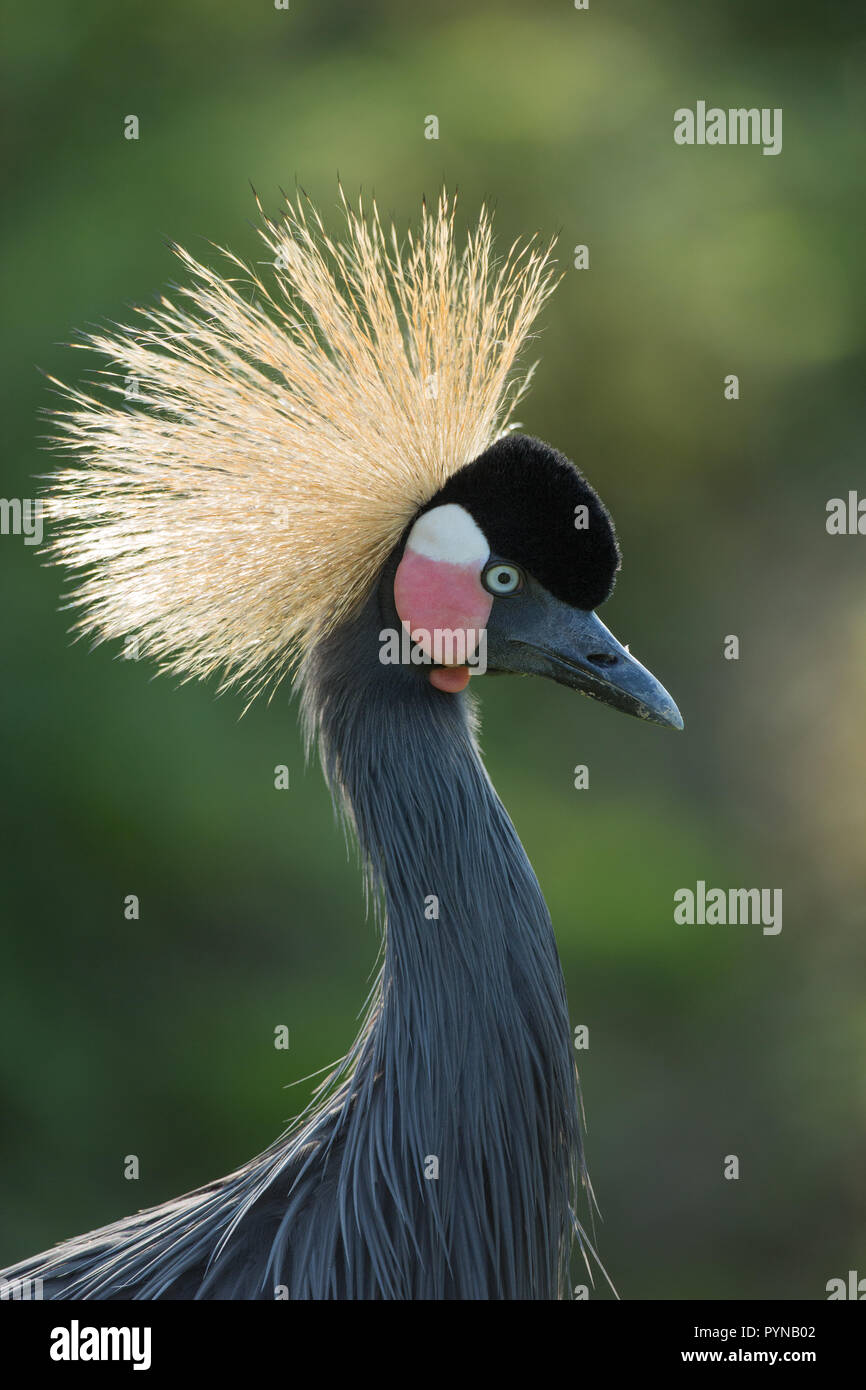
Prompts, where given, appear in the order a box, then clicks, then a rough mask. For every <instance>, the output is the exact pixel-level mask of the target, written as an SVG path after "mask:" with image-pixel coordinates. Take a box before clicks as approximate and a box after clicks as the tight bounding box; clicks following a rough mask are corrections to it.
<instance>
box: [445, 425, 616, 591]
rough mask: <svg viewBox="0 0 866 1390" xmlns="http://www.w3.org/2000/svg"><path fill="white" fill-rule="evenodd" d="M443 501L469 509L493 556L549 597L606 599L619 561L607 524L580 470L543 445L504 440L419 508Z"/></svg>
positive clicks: (521, 437) (521, 438)
mask: <svg viewBox="0 0 866 1390" xmlns="http://www.w3.org/2000/svg"><path fill="white" fill-rule="evenodd" d="M447 502H455V503H457V504H458V505H459V506H461V507H464V508H465V509H466V511H468V512H469V514H470V515H471V516H472V517H473V519H474V520H475V521H476V522H477V524H478V525H479V526H480V527H481V530H482V531H483V532H484V535H485V537H486V538H487V541H488V543H489V545H490V548H491V551H492V552H493V553H494V554H495V555H496V556H497V557H498V558H500V559H502V560H510V561H512V562H513V563H514V564H516V565H520V567H521V568H522V569H525V570H527V571H528V572H529V573H530V574H531V575H533V576H534V578H535V579H537V580H538V582H539V583H540V584H543V585H544V587H545V588H546V589H548V590H549V591H550V593H552V594H553V595H554V597H555V598H558V599H561V600H562V601H563V602H564V603H569V604H571V605H572V606H573V607H575V608H586V609H593V608H597V607H598V606H599V604H601V603H604V601H605V599H606V598H608V597H609V596H610V593H611V590H612V589H613V584H614V579H615V576H616V572H617V570H618V569H619V561H620V553H619V546H618V545H617V541H616V535H615V533H614V529H613V522H612V521H611V519H610V516H609V514H608V511H607V508H606V507H605V505H604V503H603V502H602V501H601V499H600V498H599V497H598V496H597V494H596V493H595V492H594V491H593V489H592V488H591V487H590V485H589V483H588V482H587V481H586V479H585V478H584V477H583V475H582V473H581V472H580V471H579V470H578V469H577V468H576V467H575V465H574V464H573V463H572V462H571V461H570V460H569V459H567V458H566V457H565V455H564V454H560V453H559V452H558V451H557V450H556V449H552V448H551V447H550V445H549V444H544V443H543V442H542V441H541V440H540V439H533V438H531V437H530V436H529V435H525V434H509V435H505V437H504V438H502V439H499V440H497V442H496V443H495V444H492V445H491V446H490V448H489V449H485V451H484V453H483V454H480V455H479V457H478V458H477V459H474V460H473V461H472V463H467V464H466V465H465V466H464V467H463V468H461V469H460V471H459V472H458V473H455V474H454V475H453V477H451V478H449V480H448V482H447V483H446V484H445V486H444V487H443V488H441V489H440V491H439V492H437V494H436V496H435V497H434V498H432V499H431V501H430V502H429V503H428V505H427V506H426V507H425V508H424V511H429V509H430V508H431V507H439V506H442V505H443V504H445V503H447ZM578 507H581V508H585V509H586V510H585V511H583V512H578V511H577V510H576V509H577V508H578Z"/></svg>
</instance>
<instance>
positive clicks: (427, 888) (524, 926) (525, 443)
mask: <svg viewBox="0 0 866 1390" xmlns="http://www.w3.org/2000/svg"><path fill="white" fill-rule="evenodd" d="M343 213H344V216H345V219H346V232H345V234H344V236H343V238H342V240H338V241H333V240H331V238H330V237H329V236H328V235H327V233H326V231H325V229H324V226H323V224H322V222H321V219H320V218H319V217H318V215H317V214H316V213H315V211H313V210H312V208H311V207H310V206H309V205H308V203H307V201H306V200H305V199H304V198H303V197H299V199H298V200H297V201H296V202H295V201H292V200H287V205H286V208H285V210H284V212H283V214H282V216H281V218H280V219H278V220H276V221H272V220H270V219H268V218H266V217H264V214H263V217H264V222H263V226H262V233H261V234H262V236H263V238H264V241H265V243H266V245H267V247H268V248H269V252H270V253H271V256H272V258H273V260H272V267H270V266H269V268H268V270H267V271H265V270H263V269H262V268H261V267H259V268H258V269H256V268H254V267H253V268H250V267H246V266H244V265H243V264H242V262H240V261H238V260H237V259H236V258H235V257H233V256H231V257H230V262H231V264H232V266H233V267H234V269H232V270H231V271H230V273H228V274H227V275H225V276H223V275H221V274H219V273H218V272H216V271H214V270H213V269H211V268H208V267H206V266H205V265H202V264H200V263H197V262H196V261H194V260H193V259H192V258H191V257H190V256H189V255H187V254H186V253H185V252H183V251H181V250H180V249H179V248H175V249H176V250H177V253H178V255H179V256H180V257H181V259H182V260H183V261H184V263H185V266H186V269H187V272H188V275H189V279H188V281H187V285H186V288H184V289H182V290H181V298H180V299H179V300H178V299H177V298H175V300H173V301H172V300H168V299H165V298H163V299H161V300H160V301H159V303H158V304H157V305H156V306H155V307H151V308H149V309H142V310H139V313H140V314H141V315H142V318H143V321H142V323H141V325H140V326H139V327H138V328H137V329H123V328H121V329H119V330H117V331H116V332H114V333H112V334H99V333H98V334H94V335H92V336H90V337H89V338H88V339H87V340H86V343H85V345H87V346H90V347H91V348H94V349H96V350H97V351H98V352H99V353H101V354H103V355H104V356H107V357H108V358H109V359H110V363H111V365H110V366H109V367H108V368H106V369H103V375H104V376H105V378H106V383H107V386H108V389H109V390H110V391H114V392H115V393H117V394H118V396H120V397H122V399H119V400H117V401H116V403H112V402H111V398H109V402H108V403H106V401H104V400H102V399H98V398H95V397H93V396H91V395H88V394H85V393H84V392H83V391H81V390H80V389H77V388H63V389H64V390H65V391H66V394H67V405H66V407H65V408H64V409H62V410H60V411H59V412H57V415H58V420H59V424H58V438H59V440H60V441H61V443H62V444H64V445H65V447H66V448H67V449H68V450H71V451H72V454H73V455H74V458H73V459H72V461H71V463H70V464H69V465H68V466H66V467H64V468H63V469H62V470H60V471H59V472H58V473H57V474H56V476H55V478H54V481H53V484H52V487H51V491H50V495H49V498H48V502H47V508H48V513H49V516H50V517H52V518H53V520H54V522H55V523H56V528H57V532H56V536H55V538H54V539H53V541H52V543H51V544H52V550H53V559H55V560H56V561H58V562H59V563H61V564H64V565H66V566H69V567H71V569H72V571H73V574H74V576H75V586H74V588H73V590H72V593H71V600H70V601H71V602H72V603H73V604H77V605H80V609H81V612H80V614H79V617H78V623H77V626H78V628H79V629H80V631H81V632H82V633H87V634H89V635H90V636H92V637H94V638H96V639H97V640H103V639H106V638H118V637H123V638H128V637H129V636H130V635H134V636H135V638H136V639H137V640H138V642H139V643H140V650H141V651H142V652H143V653H145V654H148V655H150V656H151V657H153V658H154V659H155V661H156V663H157V665H158V667H159V668H160V669H162V670H165V671H168V672H170V673H174V674H177V675H180V676H182V677H185V678H189V677H193V676H196V677H206V676H211V675H214V674H217V675H219V677H220V679H221V681H222V684H223V685H236V686H238V687H240V688H241V689H243V690H244V691H245V692H246V693H247V695H248V696H249V697H250V698H252V697H253V696H254V695H255V694H257V693H258V692H260V691H261V690H263V689H265V688H269V689H271V690H272V689H273V686H274V684H275V683H276V682H277V681H278V680H279V679H280V678H281V677H283V676H285V675H287V674H291V675H292V676H293V677H294V678H295V680H296V683H297V685H298V687H299V689H300V692H301V712H302V718H303V722H304V726H305V730H306V736H307V746H308V752H309V749H310V747H311V746H313V745H318V749H319V752H320V756H321V762H322V766H323V770H324V773H325V776H326V778H327V781H328V784H329V786H330V789H331V792H332V795H333V797H334V799H335V802H336V804H337V805H338V806H339V808H340V810H341V811H342V813H343V815H344V817H345V819H346V821H347V823H348V825H349V826H350V827H351V829H352V831H353V833H354V835H355V836H356V838H357V842H358V846H359V849H360V853H361V856H362V861H363V864H364V867H365V874H366V882H367V888H368V892H369V894H370V898H371V900H372V901H373V902H374V904H375V905H376V909H377V913H378V915H379V918H380V921H381V925H382V929H383V932H384V947H383V953H382V962H381V969H380V971H379V974H378V978H377V980H376V984H375V987H374V990H373V992H372V995H371V1000H370V1003H369V1007H368V1011H367V1014H366V1018H365V1021H364V1023H363V1026H362V1029H361V1032H360V1034H359V1036H358V1037H357V1039H356V1041H355V1042H354V1044H353V1045H352V1047H351V1049H350V1050H349V1052H348V1054H347V1056H346V1057H345V1058H344V1059H343V1060H342V1062H340V1063H339V1064H338V1066H337V1067H336V1069H335V1070H334V1071H333V1072H332V1074H331V1075H330V1076H329V1077H328V1079H327V1081H326V1082H325V1083H323V1085H322V1086H321V1087H320V1088H319V1090H318V1091H317V1093H316V1095H315V1096H314V1099H313V1101H312V1102H311V1105H310V1106H309V1108H308V1109H307V1110H306V1111H305V1112H304V1113H303V1114H302V1115H301V1116H300V1118H299V1119H297V1120H296V1121H295V1122H294V1123H293V1124H292V1126H291V1127H290V1128H289V1130H288V1132H287V1133H285V1134H284V1135H283V1136H282V1137H281V1138H280V1139H279V1140H277V1141H276V1142H275V1143H274V1144H273V1145H272V1146H271V1147H270V1148H269V1149H267V1150H266V1151H265V1152H264V1153H262V1154H261V1155H260V1156H259V1157H257V1158H254V1159H253V1160H252V1161H251V1162H249V1163H247V1164H245V1165H244V1166H243V1167H241V1168H239V1169H238V1170H237V1171H236V1172H233V1173H231V1174H230V1175H229V1176H228V1177H225V1178H221V1179H219V1180H218V1181H216V1182H213V1183H210V1184H209V1185H208V1186H206V1187H202V1188H199V1189H198V1190H196V1191H194V1192H190V1193H188V1194H187V1195H186V1196H183V1197H179V1198H177V1199H176V1200H174V1201H169V1202H166V1203H164V1204H163V1205H162V1206H158V1207H153V1208H151V1209H149V1210H146V1211H142V1212H139V1213H138V1214H137V1215H134V1216H130V1217H127V1218H125V1219H123V1220H120V1221H117V1222H114V1223H113V1224H112V1225H109V1226H106V1227H103V1228H102V1229H100V1230H97V1231H94V1232H92V1233H91V1234H89V1235H85V1236H81V1237H79V1238H76V1239H72V1240H69V1241H66V1242H65V1243H64V1244H61V1245H58V1246H56V1247H55V1248H54V1249H53V1250H50V1251H48V1252H47V1253H45V1254H42V1255H40V1256H37V1257H35V1258H33V1259H29V1260H26V1261H24V1262H23V1263H21V1264H18V1265H16V1266H15V1267H13V1268H10V1269H7V1270H6V1271H5V1272H4V1277H5V1278H6V1280H7V1281H14V1280H23V1279H37V1278H38V1279H41V1280H42V1281H43V1285H42V1287H43V1296H44V1297H46V1298H58V1299H60V1298H88V1299H91V1298H92V1299H253V1300H256V1299H257V1300H264V1299H274V1298H281V1297H283V1298H291V1299H486V1298H491V1299H527V1298H532V1299H550V1298H561V1297H563V1296H566V1294H567V1291H568V1286H569V1258H570V1253H571V1251H572V1248H573V1246H574V1244H575V1240H576V1239H578V1240H579V1239H580V1238H581V1234H582V1228H581V1227H580V1223H579V1222H578V1221H577V1217H576V1214H575V1213H576V1208H577V1200H576V1199H577V1197H578V1196H579V1195H580V1189H581V1187H582V1186H583V1185H584V1184H585V1183H586V1181H587V1179H586V1174H585V1169H584V1163H583V1154H582V1145H581V1129H580V1121H579V1097H578V1088H577V1077H576V1069H575V1065H574V1058H573V1052H572V1040H571V1033H570V1028H569V1018H568V1008H567V1003H566V995H565V988H564V983H563V977H562V971H561V968H560V963H559V957H558V955H557V949H556V943H555V939H554V933H553V928H552V926H551V921H550V917H549V915H548V912H547V909H546V907H545V903H544V899H543V897H542V894H541V890H540V888H539V885H538V882H537V880H536V878H535V875H534V873H533V871H532V868H531V866H530V864H529V861H528V859H527V857H526V854H525V852H524V850H523V848H522V846H521V844H520V841H519V840H518V837H517V834H516V832H515V830H514V827H513V826H512V824H511V821H510V820H509V818H508V815H507V813H506V811H505V810H504V808H503V806H502V803H501V802H500V801H499V799H498V797H497V795H496V792H495V791H494V789H493V787H492V785H491V783H490V780H489V778H488V776H487V773H486V771H485V769H484V766H483V764H482V762H481V759H480V756H479V751H478V747H477V743H476V737H475V732H476V731H475V713H474V707H473V702H472V700H471V699H470V696H469V694H468V693H467V692H466V686H467V685H468V683H469V677H470V668H475V669H476V670H477V671H481V670H483V668H484V666H486V669H487V670H488V671H489V672H506V673H514V674H527V673H530V674H534V675H542V676H548V677H550V678H552V679H553V680H555V681H558V682H560V683H561V684H563V685H566V686H568V687H570V688H571V689H573V690H578V691H581V692H582V693H583V694H585V695H589V696H591V697H592V698H593V699H595V700H600V701H602V702H604V703H605V704H609V705H613V706H614V707H615V708H616V709H619V710H623V711H625V712H626V713H628V714H633V715H637V716H639V717H640V718H642V719H645V720H648V721H650V722H653V723H656V724H662V725H667V726H669V727H673V728H677V729H679V728H682V719H681V718H680V715H679V712H678V711H677V708H676V706H675V704H674V703H673V701H672V700H671V698H670V696H669V695H668V694H667V693H666V691H665V690H664V689H663V688H662V687H661V685H660V684H659V683H658V682H657V681H656V680H655V679H654V677H653V676H652V675H651V674H650V673H649V671H647V670H646V669H645V668H644V667H643V666H641V665H640V664H639V663H638V662H637V661H636V660H635V658H634V657H633V656H631V655H630V653H629V651H628V650H627V648H625V647H623V646H621V645H620V644H619V642H618V641H616V639H615V638H614V637H613V636H612V634H611V633H610V632H609V631H608V629H607V628H606V627H605V626H604V624H603V623H602V622H601V621H600V619H599V618H598V617H597V616H596V614H595V609H596V608H597V607H598V606H599V605H600V604H602V603H603V602H604V601H605V599H607V598H608V596H609V594H610V592H611V589H612V587H613V583H614V576H615V573H616V571H617V569H618V567H619V549H618V544H617V540H616V537H615V534H614V529H613V525H612V523H611V519H610V516H609V515H608V513H607V511H606V509H605V507H604V506H603V504H602V503H601V501H600V500H599V498H598V496H597V495H596V493H595V492H594V491H593V489H592V488H591V487H590V485H589V483H588V482H587V481H586V479H585V478H584V477H583V476H582V474H581V473H580V472H579V471H578V469H577V467H576V466H575V465H574V464H573V463H571V462H570V461H569V460H568V459H567V458H565V457H564V456H563V455H562V454H561V453H558V452H557V451H556V450H555V449H553V448H551V447H550V446H549V445H547V444H544V443H542V442H541V441H540V440H538V439H534V438H529V437H527V436H525V435H521V434H518V433H514V432H510V431H509V421H510V420H511V418H512V414H513V409H514V405H515V403H516V401H517V399H519V397H520V395H521V394H522V392H523V390H524V389H525V386H526V384H527V381H528V375H525V374H524V375H522V376H521V375H516V374H515V366H516V362H517V359H518V355H519V353H520V350H521V348H522V346H523V345H524V343H525V340H526V338H527V336H528V334H529V330H530V327H531V325H532V323H533V321H534V320H535V318H536V315H537V314H538V311H539V309H540V308H541V306H542V304H543V303H544V302H545V300H546V299H547V297H548V295H549V294H550V292H551V290H552V288H553V283H554V281H553V270H552V265H553V262H552V258H551V253H552V244H551V246H547V247H540V246H539V244H538V243H537V242H536V241H535V240H534V239H533V240H531V241H530V242H528V243H525V244H522V245H521V244H516V245H515V246H514V247H512V249H511V251H510V252H509V253H508V254H507V256H505V257H504V259H503V260H502V261H501V262H498V263H497V262H495V261H494V259H493V254H492V239H491V224H490V220H489V217H488V216H487V214H486V212H485V211H484V210H483V209H482V212H481V215H480V219H479V222H478V224H477V226H476V227H475V228H474V229H473V230H472V231H471V232H470V234H469V236H468V240H467V244H466V246H465V248H464V249H463V250H462V251H460V252H458V251H457V249H456V245H455V243H456V238H455V230H454V203H453V200H450V199H449V198H448V197H447V196H446V195H444V194H443V195H442V197H441V198H440V200H439V202H438V205H437V207H436V208H435V209H432V210H431V209H428V208H427V207H426V205H425V207H424V209H423V212H422V217H421V224H420V228H419V230H418V232H417V233H415V234H414V235H413V234H412V233H410V234H409V235H408V237H407V239H406V240H404V241H402V242H401V241H400V240H399V238H398V237H397V235H396V234H395V231H394V229H393V227H392V228H391V229H390V231H389V232H386V231H385V230H384V228H383V225H382V223H381V221H380V218H379V216H378V213H377V212H376V209H375V206H374V207H373V208H372V210H371V212H369V213H367V212H365V210H364V208H363V207H362V206H361V207H359V208H358V210H355V209H353V208H351V207H350V206H349V205H348V204H347V203H346V200H345V199H343ZM223 254H225V255H227V256H228V255H229V253H228V252H225V253H223ZM269 262H270V256H269ZM235 270H239V271H241V272H242V276H241V277H240V278H236V277H235ZM395 635H396V636H398V637H399V638H400V641H399V642H396V643H395V642H392V641H391V640H390V639H391V638H393V637H394V636H395ZM455 641H456V645H454V642H455ZM448 642H451V643H452V645H451V646H450V647H449V646H448V645H447V643H448Z"/></svg>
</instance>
